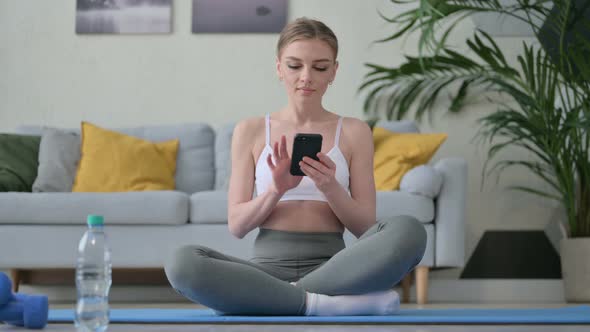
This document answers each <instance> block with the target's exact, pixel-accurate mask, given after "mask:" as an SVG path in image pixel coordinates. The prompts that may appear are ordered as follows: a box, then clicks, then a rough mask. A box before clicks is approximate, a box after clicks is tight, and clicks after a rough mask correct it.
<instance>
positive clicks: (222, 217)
mask: <svg viewBox="0 0 590 332" xmlns="http://www.w3.org/2000/svg"><path fill="white" fill-rule="evenodd" d="M190 204H191V208H190V217H189V220H190V222H191V223H196V224H227V191H226V190H211V191H201V192H198V193H194V194H192V195H191V197H190Z"/></svg>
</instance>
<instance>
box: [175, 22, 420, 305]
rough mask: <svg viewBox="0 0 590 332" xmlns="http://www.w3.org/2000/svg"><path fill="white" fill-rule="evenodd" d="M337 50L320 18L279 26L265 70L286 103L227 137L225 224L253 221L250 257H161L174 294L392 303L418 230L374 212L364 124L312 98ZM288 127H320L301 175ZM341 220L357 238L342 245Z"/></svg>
mask: <svg viewBox="0 0 590 332" xmlns="http://www.w3.org/2000/svg"><path fill="white" fill-rule="evenodd" d="M337 55H338V41H337V39H336V36H335V35H334V33H333V32H332V30H331V29H330V28H328V27H327V26H326V25H325V24H323V23H322V22H319V21H316V20H311V19H307V18H300V19H297V20H295V21H293V22H292V23H290V24H288V25H287V26H286V27H285V29H284V30H283V31H282V33H281V35H280V38H279V41H278V45H277V61H276V70H277V75H278V78H279V80H280V81H281V82H282V83H283V84H284V86H285V89H286V92H287V100H288V102H287V105H286V106H285V107H284V108H283V109H281V110H279V111H277V112H274V113H271V114H267V115H266V116H264V117H260V118H253V119H247V120H244V121H242V122H240V123H238V124H237V125H236V128H235V129H234V133H233V139H232V167H231V179H230V186H229V193H228V195H229V196H228V215H229V218H228V225H229V231H230V232H231V233H232V234H233V235H235V236H236V237H238V238H242V237H244V236H245V235H246V234H248V233H249V232H250V231H252V230H254V229H257V228H258V231H259V233H258V236H257V238H256V241H255V244H254V257H253V258H252V259H251V260H249V261H246V260H242V259H239V258H236V257H231V256H227V255H224V254H222V253H220V252H218V251H215V250H213V249H210V248H207V247H204V246H199V245H194V246H185V247H182V248H180V249H178V250H177V251H176V253H175V255H174V257H173V259H171V260H170V261H169V262H168V264H167V265H166V274H167V276H168V279H169V280H170V283H171V285H172V286H173V287H174V288H175V289H176V290H177V291H178V292H179V293H181V294H183V295H184V296H186V297H187V298H189V299H191V300H193V301H195V302H198V303H201V304H203V305H206V306H208V307H210V308H212V309H214V310H215V311H216V312H218V313H220V314H232V315H387V314H393V313H395V312H396V311H397V310H398V308H399V296H398V294H397V293H396V292H395V291H393V290H392V288H393V286H394V285H395V284H396V283H397V282H399V280H401V278H403V276H404V275H405V274H406V273H408V272H409V271H411V270H412V269H413V268H414V267H415V266H416V265H417V264H418V263H419V262H420V260H421V259H422V256H423V254H424V250H425V247H426V232H425V230H424V227H423V226H422V225H421V224H420V223H419V222H418V221H416V220H415V219H414V218H411V217H407V216H402V217H393V218H387V219H385V220H380V221H378V222H376V220H375V219H376V217H375V214H376V212H375V210H376V209H375V196H376V193H375V185H374V179H373V139H372V134H371V130H370V128H369V127H368V126H367V125H366V124H365V123H364V122H363V121H361V120H358V119H354V118H343V117H340V116H339V115H337V114H335V113H332V112H330V111H328V110H326V109H325V108H324V107H323V106H322V97H323V95H324V93H325V92H326V90H327V89H328V88H329V86H330V85H331V84H332V82H333V81H334V78H335V76H336V72H337V69H338V62H337V61H336V57H337ZM297 133H318V134H321V135H322V137H323V144H322V149H321V152H320V153H319V154H318V155H317V157H318V158H319V161H316V160H314V159H312V158H308V157H305V158H303V160H302V161H301V163H300V167H301V170H302V171H303V173H304V174H305V176H293V175H291V173H290V165H291V158H290V156H291V154H292V148H293V138H294V136H295V134H297ZM254 188H256V192H257V195H256V197H255V198H252V192H253V190H254ZM392 212H394V211H392ZM345 228H346V229H348V230H350V232H351V233H353V234H354V235H355V236H357V237H359V239H358V241H357V242H355V243H354V244H353V245H352V246H350V247H347V248H345V245H344V241H343V238H342V233H343V232H344V229H345Z"/></svg>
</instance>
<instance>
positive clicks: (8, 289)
mask: <svg viewBox="0 0 590 332" xmlns="http://www.w3.org/2000/svg"><path fill="white" fill-rule="evenodd" d="M11 299H12V283H11V282H10V279H9V278H8V276H7V275H6V274H5V273H1V272H0V306H2V305H3V304H5V303H7V302H8V301H10V300H11Z"/></svg>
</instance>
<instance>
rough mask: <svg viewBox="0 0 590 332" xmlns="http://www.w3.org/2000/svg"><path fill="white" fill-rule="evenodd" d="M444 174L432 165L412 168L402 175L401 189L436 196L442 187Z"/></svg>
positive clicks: (431, 196) (430, 196)
mask: <svg viewBox="0 0 590 332" xmlns="http://www.w3.org/2000/svg"><path fill="white" fill-rule="evenodd" d="M442 182H443V176H442V174H440V173H439V172H438V171H437V170H436V169H434V167H432V166H430V165H420V166H416V167H414V168H412V169H411V170H410V171H408V172H407V173H406V174H404V176H403V177H402V180H401V182H400V185H399V187H400V188H399V189H400V190H401V191H405V192H409V193H412V194H417V195H422V196H426V197H429V198H433V199H434V198H435V197H436V196H438V194H439V192H440V188H441V187H442Z"/></svg>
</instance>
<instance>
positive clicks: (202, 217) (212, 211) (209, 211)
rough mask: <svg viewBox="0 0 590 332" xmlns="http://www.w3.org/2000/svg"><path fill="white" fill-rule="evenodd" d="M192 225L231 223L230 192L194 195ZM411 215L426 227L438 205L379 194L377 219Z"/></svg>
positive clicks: (409, 196) (391, 193) (398, 194)
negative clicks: (228, 213) (229, 216)
mask: <svg viewBox="0 0 590 332" xmlns="http://www.w3.org/2000/svg"><path fill="white" fill-rule="evenodd" d="M190 204H191V209H190V210H191V211H190V222H191V223H201V224H212V223H227V191H225V190H214V191H202V192H198V193H194V194H193V195H191V197H190ZM392 215H393V216H398V215H409V216H413V217H414V218H416V219H418V220H419V221H420V222H423V223H430V222H432V221H433V220H434V201H433V200H432V199H430V198H428V197H425V196H422V195H414V194H411V193H407V192H400V191H378V192H377V219H381V218H383V217H387V216H392Z"/></svg>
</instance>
